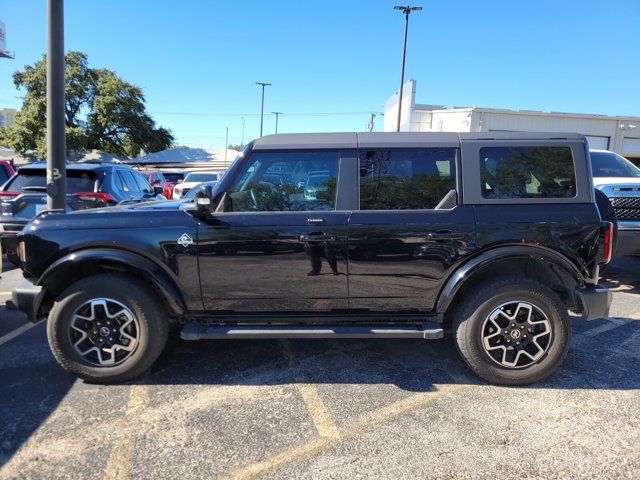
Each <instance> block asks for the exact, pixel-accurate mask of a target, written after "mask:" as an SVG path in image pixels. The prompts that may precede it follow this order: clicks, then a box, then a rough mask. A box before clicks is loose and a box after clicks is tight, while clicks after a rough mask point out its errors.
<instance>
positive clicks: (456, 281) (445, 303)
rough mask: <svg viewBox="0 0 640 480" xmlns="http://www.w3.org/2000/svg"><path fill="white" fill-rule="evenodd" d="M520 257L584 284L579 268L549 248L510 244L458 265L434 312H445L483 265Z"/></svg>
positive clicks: (581, 286) (581, 284) (443, 289)
mask: <svg viewBox="0 0 640 480" xmlns="http://www.w3.org/2000/svg"><path fill="white" fill-rule="evenodd" d="M521 258H527V259H531V258H533V259H535V260H538V261H542V262H546V263H550V264H553V265H555V266H556V267H558V268H561V269H562V270H563V271H564V272H565V273H566V274H568V275H570V276H571V277H572V278H573V279H575V281H576V285H577V286H578V287H579V288H583V287H584V286H585V281H584V277H583V276H582V274H581V272H580V270H579V269H578V268H577V267H576V266H575V265H574V264H573V263H571V262H570V261H569V260H567V259H566V258H564V257H563V256H562V255H560V254H559V253H557V252H555V251H554V250H551V249H550V248H546V247H541V246H538V245H511V246H504V247H497V248H494V249H491V250H488V251H485V252H483V253H481V254H480V255H478V256H476V257H473V258H472V259H470V260H469V261H467V262H466V263H465V264H464V265H462V266H461V267H459V268H458V269H457V270H456V271H455V272H454V273H453V274H452V275H451V276H450V277H449V279H448V280H447V282H446V283H445V285H444V287H443V288H442V290H441V292H440V295H439V297H438V302H437V304H436V312H437V313H439V314H443V313H444V312H446V310H447V308H448V307H449V305H450V304H451V302H452V300H453V299H454V297H455V296H456V293H457V292H458V291H459V290H460V288H461V287H462V285H463V284H464V283H465V281H467V280H468V279H469V278H470V277H471V276H473V274H474V273H476V272H477V271H479V270H481V269H482V268H483V267H486V266H487V265H489V264H491V263H492V262H494V261H496V260H503V259H521Z"/></svg>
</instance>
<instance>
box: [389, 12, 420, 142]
mask: <svg viewBox="0 0 640 480" xmlns="http://www.w3.org/2000/svg"><path fill="white" fill-rule="evenodd" d="M393 9H394V10H400V11H401V12H402V13H404V45H403V47H402V71H401V73H400V92H399V95H398V124H397V126H396V131H397V132H399V131H400V114H401V113H402V85H403V83H404V61H405V58H406V56H407V30H408V29H409V14H410V13H411V12H414V11H415V12H419V11H420V10H422V7H412V6H410V5H407V6H406V7H403V6H400V5H396V6H395V7H393Z"/></svg>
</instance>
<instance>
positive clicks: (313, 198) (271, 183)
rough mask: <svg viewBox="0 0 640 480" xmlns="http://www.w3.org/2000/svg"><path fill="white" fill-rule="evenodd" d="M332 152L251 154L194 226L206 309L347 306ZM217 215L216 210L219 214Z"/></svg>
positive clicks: (343, 219) (342, 219)
mask: <svg viewBox="0 0 640 480" xmlns="http://www.w3.org/2000/svg"><path fill="white" fill-rule="evenodd" d="M339 158H340V154H339V152H337V151H282V152H273V151H257V152H252V153H251V154H250V156H249V157H248V158H247V159H245V160H244V165H243V166H242V167H241V168H240V169H238V171H237V174H236V175H235V178H234V179H233V180H232V181H231V183H230V184H229V187H228V189H227V191H226V192H225V196H224V199H223V203H222V208H218V212H216V213H214V214H212V215H211V216H210V218H209V219H207V220H206V221H205V222H203V224H202V225H201V226H200V230H199V234H198V249H199V250H198V251H199V259H200V264H199V269H200V281H201V288H202V297H203V302H204V307H205V309H206V310H209V311H212V312H217V313H220V314H234V313H237V314H247V313H252V314H258V313H261V312H262V313H272V312H278V313H284V314H290V313H297V312H302V313H304V312H313V313H322V312H330V311H332V310H335V309H345V308H347V306H348V287H347V281H348V280H347V258H346V245H347V223H348V218H349V212H344V211H343V212H341V211H336V209H335V205H336V203H335V199H336V186H337V175H338V163H339ZM220 210H222V211H220Z"/></svg>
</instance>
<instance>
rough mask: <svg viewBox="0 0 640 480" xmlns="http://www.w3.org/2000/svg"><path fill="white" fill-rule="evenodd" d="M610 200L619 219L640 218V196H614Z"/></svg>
mask: <svg viewBox="0 0 640 480" xmlns="http://www.w3.org/2000/svg"><path fill="white" fill-rule="evenodd" d="M610 200H611V205H613V209H614V211H615V212H616V218H617V219H618V220H640V197H614V198H611V199H610Z"/></svg>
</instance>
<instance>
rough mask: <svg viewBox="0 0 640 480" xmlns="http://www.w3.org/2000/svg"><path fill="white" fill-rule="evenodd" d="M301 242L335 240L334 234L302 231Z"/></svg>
mask: <svg viewBox="0 0 640 480" xmlns="http://www.w3.org/2000/svg"><path fill="white" fill-rule="evenodd" d="M300 241H301V242H335V241H336V236H335V235H331V234H326V233H303V234H302V235H300Z"/></svg>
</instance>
